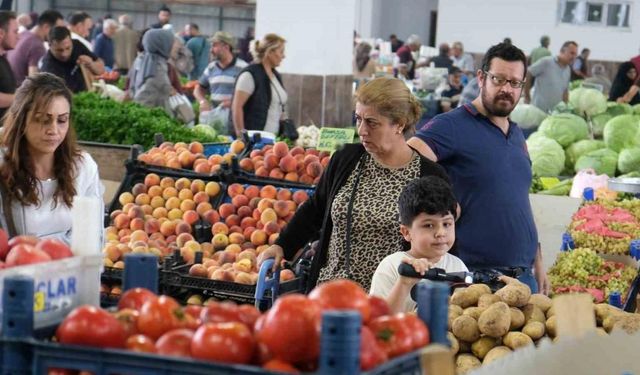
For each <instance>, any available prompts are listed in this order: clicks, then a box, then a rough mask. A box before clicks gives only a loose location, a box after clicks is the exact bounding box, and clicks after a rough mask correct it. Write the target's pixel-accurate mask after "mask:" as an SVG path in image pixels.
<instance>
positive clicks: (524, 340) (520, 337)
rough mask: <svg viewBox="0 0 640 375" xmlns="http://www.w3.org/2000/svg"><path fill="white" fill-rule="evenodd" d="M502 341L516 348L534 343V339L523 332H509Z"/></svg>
mask: <svg viewBox="0 0 640 375" xmlns="http://www.w3.org/2000/svg"><path fill="white" fill-rule="evenodd" d="M502 343H503V344H504V345H506V346H508V347H510V348H511V349H513V350H516V349H518V348H521V347H523V346H527V345H532V344H533V340H531V337H529V336H527V335H525V334H524V333H522V332H509V333H507V334H506V335H505V336H504V337H503V338H502Z"/></svg>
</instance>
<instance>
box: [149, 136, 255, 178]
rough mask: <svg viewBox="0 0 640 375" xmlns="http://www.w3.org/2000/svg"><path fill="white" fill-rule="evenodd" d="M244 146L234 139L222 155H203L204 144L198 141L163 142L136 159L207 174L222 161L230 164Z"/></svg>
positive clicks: (220, 164) (219, 165) (216, 169)
mask: <svg viewBox="0 0 640 375" xmlns="http://www.w3.org/2000/svg"><path fill="white" fill-rule="evenodd" d="M244 148H245V144H244V142H242V141H240V140H235V141H233V142H231V144H230V146H229V152H227V153H226V154H224V155H219V154H213V155H210V156H209V157H207V156H205V155H204V145H203V144H202V143H200V142H191V143H189V144H186V143H184V142H177V143H175V144H173V143H171V142H164V143H162V144H161V145H160V146H157V147H152V148H151V149H149V151H147V152H145V153H143V154H140V155H139V156H138V160H140V161H142V162H145V163H147V164H151V165H157V166H162V167H169V168H176V169H189V170H193V171H194V172H197V173H203V174H209V173H214V172H217V171H218V170H219V169H220V168H221V166H222V163H228V164H231V159H232V158H233V157H237V156H238V155H240V153H242V151H243V150H244Z"/></svg>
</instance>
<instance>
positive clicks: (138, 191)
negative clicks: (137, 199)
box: [131, 182, 147, 196]
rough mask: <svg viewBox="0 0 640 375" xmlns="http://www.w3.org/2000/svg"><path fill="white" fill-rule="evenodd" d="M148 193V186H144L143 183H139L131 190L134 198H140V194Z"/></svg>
mask: <svg viewBox="0 0 640 375" xmlns="http://www.w3.org/2000/svg"><path fill="white" fill-rule="evenodd" d="M146 193H147V185H145V184H143V183H142V182H138V183H137V184H135V185H133V187H132V188H131V194H133V195H134V196H138V195H140V194H146Z"/></svg>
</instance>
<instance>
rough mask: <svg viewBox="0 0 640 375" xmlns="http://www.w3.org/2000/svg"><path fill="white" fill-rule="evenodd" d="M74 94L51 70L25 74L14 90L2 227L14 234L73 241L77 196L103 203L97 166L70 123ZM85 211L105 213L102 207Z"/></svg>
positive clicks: (6, 129) (0, 186)
mask: <svg viewBox="0 0 640 375" xmlns="http://www.w3.org/2000/svg"><path fill="white" fill-rule="evenodd" d="M71 98H72V97H71V92H70V91H69V89H68V88H67V86H65V83H64V81H63V80H62V79H60V78H59V77H57V76H55V75H53V74H50V73H40V74H36V75H35V76H30V77H27V78H26V79H25V81H24V82H23V83H22V85H21V86H20V88H18V90H17V91H16V94H15V100H14V101H13V103H12V104H11V107H10V108H9V111H8V112H7V115H6V116H5V119H4V126H3V133H2V149H1V151H0V153H1V155H2V156H1V158H0V175H1V180H0V195H1V198H2V199H1V200H0V203H1V204H0V226H1V227H2V228H4V229H5V230H7V231H8V233H9V235H10V236H16V235H33V236H36V237H40V238H44V237H52V238H57V239H59V240H62V241H65V242H66V243H67V244H70V242H71V206H72V205H73V198H74V197H76V196H84V197H96V198H99V199H100V202H102V193H103V188H102V184H101V183H100V177H99V175H98V166H97V165H96V163H95V161H94V160H93V159H92V158H91V156H89V154H87V153H86V152H83V151H80V149H79V148H78V145H77V143H76V136H75V132H74V130H73V127H72V126H70V117H71V103H72V100H71ZM87 215H99V217H100V218H102V212H88V213H87Z"/></svg>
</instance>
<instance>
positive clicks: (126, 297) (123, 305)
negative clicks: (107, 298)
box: [118, 288, 158, 310]
mask: <svg viewBox="0 0 640 375" xmlns="http://www.w3.org/2000/svg"><path fill="white" fill-rule="evenodd" d="M157 297H158V296H156V294H155V293H153V292H152V291H150V290H149V289H145V288H133V289H129V290H127V291H126V292H124V293H123V294H122V296H121V297H120V300H119V301H118V310H122V309H127V308H129V309H134V310H140V309H141V308H142V305H144V303H145V302H147V301H149V300H151V299H155V298H157Z"/></svg>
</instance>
